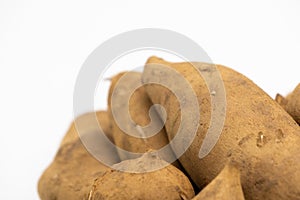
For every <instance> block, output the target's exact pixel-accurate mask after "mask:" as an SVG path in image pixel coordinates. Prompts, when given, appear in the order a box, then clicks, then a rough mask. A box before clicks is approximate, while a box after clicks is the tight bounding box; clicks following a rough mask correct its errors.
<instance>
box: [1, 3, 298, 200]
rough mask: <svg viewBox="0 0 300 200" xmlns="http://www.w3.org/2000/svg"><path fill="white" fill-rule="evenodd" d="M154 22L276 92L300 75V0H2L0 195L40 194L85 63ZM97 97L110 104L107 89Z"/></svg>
mask: <svg viewBox="0 0 300 200" xmlns="http://www.w3.org/2000/svg"><path fill="white" fill-rule="evenodd" d="M183 2H185V3H183ZM147 27H152V28H165V29H170V30H174V31H177V32H179V33H182V34H184V35H186V36H188V37H189V38H191V39H193V40H194V41H195V42H197V43H198V44H199V45H201V46H202V47H203V48H204V49H205V51H206V52H207V53H208V55H209V56H210V57H211V58H212V60H213V61H214V62H215V63H220V64H224V65H227V66H230V67H232V68H234V69H236V70H237V71H239V72H241V73H243V74H245V75H247V76H248V77H249V78H251V79H252V80H253V81H254V82H256V83H257V84H258V85H259V86H261V87H262V88H263V89H264V90H265V91H266V92H267V93H268V94H270V95H271V96H272V97H274V96H275V94H276V93H277V92H279V93H282V94H287V93H288V92H289V91H290V90H292V89H293V88H294V87H295V86H296V84H297V83H298V82H300V79H299V72H298V71H299V67H300V59H299V53H300V38H299V35H300V1H296V0H295V1H291V0H290V1H286V0H282V1H247V2H246V1H211V0H210V1H199V0H197V1H196V0H195V1H174V0H172V1H156V0H152V1H141V0H136V1H115V0H110V1H106V2H104V1H80V2H79V1H74V0H73V1H38V0H31V1H19V0H0V94H1V96H0V97H1V98H0V102H1V104H0V120H1V122H0V123H1V126H0V128H1V130H0V199H29V200H31V199H38V195H37V189H36V186H37V181H38V178H39V176H40V175H41V173H42V172H43V170H44V169H45V168H46V166H47V165H48V164H49V163H50V162H51V160H52V158H53V156H54V155H55V153H56V150H57V148H58V144H59V142H60V140H61V138H62V136H63V135H64V134H65V132H66V130H67V128H68V126H69V123H70V122H71V120H72V119H73V110H72V106H73V99H72V98H73V96H72V95H73V89H74V84H75V80H76V76H77V74H78V72H79V70H80V67H81V65H82V63H83V62H84V60H85V59H86V58H87V56H88V55H89V54H90V53H91V51H92V50H93V49H95V48H96V47H97V46H98V45H100V44H101V43H102V42H104V41H105V40H107V39H109V38H110V37H112V36H114V35H116V34H119V33H122V32H124V31H129V30H132V29H137V28H147ZM147 56H148V55H147ZM139 59H140V60H142V62H141V63H136V60H133V61H132V65H136V64H139V65H142V64H143V62H144V61H145V59H146V57H145V58H144V57H139ZM129 63H130V62H129ZM120 66H122V65H117V66H116V68H115V71H122V69H123V68H122V67H120ZM124 67H125V66H124ZM96 97H97V98H96V99H95V101H96V107H97V108H105V101H106V94H100V95H99V94H98V95H96Z"/></svg>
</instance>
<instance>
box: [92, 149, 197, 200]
mask: <svg viewBox="0 0 300 200" xmlns="http://www.w3.org/2000/svg"><path fill="white" fill-rule="evenodd" d="M153 165H155V166H154V167H157V168H160V166H161V165H162V166H164V165H165V161H163V160H161V159H159V158H158V157H156V156H155V155H150V154H145V155H144V156H142V157H139V158H136V159H132V160H125V161H122V162H121V163H118V164H116V165H114V168H115V169H118V170H108V171H106V173H105V174H103V175H101V176H99V177H98V178H97V179H96V180H95V182H94V185H93V188H92V190H91V192H90V196H89V200H100V199H107V200H109V199H113V200H123V199H144V200H147V199H149V200H152V199H178V200H181V199H185V200H186V199H191V198H193V197H194V195H195V194H194V191H193V187H192V185H191V183H190V182H189V179H188V178H187V177H186V176H185V175H184V174H183V173H182V172H181V171H180V170H178V169H177V168H176V167H174V166H172V165H168V166H167V167H165V168H162V169H160V170H156V171H152V172H148V170H149V169H152V168H153ZM124 170H128V171H130V172H124Z"/></svg>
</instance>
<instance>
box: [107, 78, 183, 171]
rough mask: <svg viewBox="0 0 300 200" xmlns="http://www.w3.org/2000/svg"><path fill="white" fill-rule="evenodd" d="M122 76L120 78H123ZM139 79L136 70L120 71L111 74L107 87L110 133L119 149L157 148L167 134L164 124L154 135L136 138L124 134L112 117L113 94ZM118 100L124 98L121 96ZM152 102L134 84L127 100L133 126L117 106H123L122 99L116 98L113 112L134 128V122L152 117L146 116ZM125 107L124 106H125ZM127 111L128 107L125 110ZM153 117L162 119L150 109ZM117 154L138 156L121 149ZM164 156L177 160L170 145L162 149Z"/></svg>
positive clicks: (139, 123)
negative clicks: (125, 152) (114, 74)
mask: <svg viewBox="0 0 300 200" xmlns="http://www.w3.org/2000/svg"><path fill="white" fill-rule="evenodd" d="M124 75H126V76H127V77H129V78H127V77H125V79H121V78H124ZM133 79H135V80H139V81H140V82H141V73H138V72H123V73H120V74H118V75H116V76H114V77H112V78H111V87H110V89H109V95H108V112H109V113H110V117H111V121H112V133H113V140H114V142H115V144H116V146H118V147H120V148H121V149H124V150H126V151H129V152H133V153H145V152H147V151H148V150H150V149H154V150H158V149H160V148H162V147H164V146H165V145H167V144H168V138H167V134H166V132H165V129H164V127H162V129H161V130H160V131H159V132H158V133H157V134H155V135H154V136H151V137H148V138H136V137H134V136H131V135H128V134H126V133H125V132H124V131H123V130H122V129H121V128H120V126H119V125H120V124H117V122H116V120H115V118H114V117H113V115H112V95H113V93H114V95H122V94H121V93H123V94H124V93H127V94H128V93H129V94H130V92H132V91H131V89H130V88H131V87H132V85H131V84H134V83H132V82H131V81H132V80H133ZM116 87H118V90H116ZM115 98H117V97H115ZM121 100H123V99H122V98H121ZM152 105H153V104H152V103H151V101H150V99H149V98H148V96H147V94H146V92H145V88H144V86H141V87H139V88H137V89H136V90H135V91H134V93H133V94H132V96H131V98H130V100H129V114H130V117H131V118H132V120H133V121H134V123H136V127H129V125H128V124H129V123H130V122H128V121H127V118H126V115H127V113H121V112H120V107H124V102H123V101H117V102H116V103H115V104H114V106H115V108H114V109H115V110H116V114H118V115H121V120H122V121H120V123H122V124H123V125H125V126H127V128H128V129H129V130H128V132H133V131H136V130H137V126H141V127H143V126H147V125H148V124H149V123H150V122H151V119H150V117H149V109H150V107H151V106H152ZM126 111H127V110H126ZM127 112H128V111H127ZM152 114H153V118H152V120H159V122H157V123H161V119H160V117H159V116H158V114H157V112H156V111H154V112H152ZM118 153H119V156H120V158H121V160H126V159H132V158H137V157H138V156H135V155H132V156H130V155H127V154H124V153H123V152H122V151H118ZM163 156H165V158H167V159H166V160H168V159H173V160H176V158H175V157H174V153H173V151H172V150H171V149H170V148H169V149H167V151H166V152H165V153H164V155H163ZM173 164H174V165H175V166H176V167H179V168H180V164H179V163H178V162H177V161H175V162H174V163H173Z"/></svg>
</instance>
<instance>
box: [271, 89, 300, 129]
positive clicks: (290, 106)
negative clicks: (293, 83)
mask: <svg viewBox="0 0 300 200" xmlns="http://www.w3.org/2000/svg"><path fill="white" fill-rule="evenodd" d="M276 101H277V103H279V104H280V105H281V106H282V107H283V108H284V109H285V110H286V111H287V112H288V113H289V114H290V115H291V116H292V117H293V118H294V119H295V121H296V122H297V123H298V124H300V84H298V86H297V87H296V88H295V89H294V91H293V92H292V93H291V94H289V95H288V96H287V97H286V98H284V97H283V96H281V95H280V94H277V96H276Z"/></svg>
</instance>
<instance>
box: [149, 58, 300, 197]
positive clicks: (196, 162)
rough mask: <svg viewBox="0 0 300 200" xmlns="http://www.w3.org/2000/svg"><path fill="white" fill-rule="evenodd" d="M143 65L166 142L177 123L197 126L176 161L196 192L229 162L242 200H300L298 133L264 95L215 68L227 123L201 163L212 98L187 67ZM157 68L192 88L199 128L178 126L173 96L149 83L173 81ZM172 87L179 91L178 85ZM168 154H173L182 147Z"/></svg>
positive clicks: (208, 67)
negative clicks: (160, 109) (163, 115)
mask: <svg viewBox="0 0 300 200" xmlns="http://www.w3.org/2000/svg"><path fill="white" fill-rule="evenodd" d="M147 64H151V65H146V66H145V70H144V72H143V82H144V83H146V84H147V85H146V86H145V88H146V92H147V94H148V96H149V97H150V99H151V100H152V102H153V103H154V104H161V105H162V106H163V107H164V108H165V109H166V113H167V115H168V117H167V121H166V123H165V128H166V132H167V134H168V136H169V139H171V138H174V136H175V135H176V133H177V130H178V127H179V124H180V123H182V125H183V127H184V129H186V130H189V127H191V123H198V124H199V127H198V129H197V132H196V136H195V138H194V140H193V142H192V144H191V145H190V146H189V148H188V149H187V150H186V151H185V153H184V154H183V155H182V156H181V157H180V158H179V160H180V162H181V164H182V165H183V167H184V168H185V170H186V171H187V172H188V173H189V175H190V176H191V178H192V179H193V180H194V181H195V182H196V184H197V185H198V186H199V187H200V188H203V187H205V186H206V185H207V184H209V182H211V181H212V180H213V179H214V178H215V177H216V176H217V175H218V174H219V173H220V171H221V170H222V169H223V167H224V165H225V163H226V162H227V161H228V160H233V161H235V162H236V163H237V164H238V165H239V168H240V171H241V183H242V186H243V189H244V195H245V198H246V199H300V184H299V183H300V148H299V145H300V127H299V126H298V125H297V123H296V122H295V121H294V120H293V119H292V118H291V117H290V116H289V115H288V113H287V112H285V111H284V110H283V109H282V108H281V107H280V106H279V105H278V104H277V103H276V102H275V101H274V100H273V99H271V98H270V97H269V96H268V95H267V94H266V93H265V92H264V91H262V90H261V89H260V88H259V87H258V86H257V85H255V84H254V83H253V82H252V81H250V80H249V79H248V78H246V77H245V76H243V75H241V74H239V73H237V72H236V71H234V70H232V69H230V68H227V67H224V66H221V65H217V69H218V71H219V72H220V74H221V76H222V80H223V83H224V87H225V91H226V118H225V122H224V126H223V129H222V132H221V135H220V137H219V139H218V141H217V143H216V145H215V146H214V148H213V149H212V150H211V151H210V153H209V154H208V155H207V156H205V157H204V158H201V159H200V158H199V150H200V147H201V145H202V143H203V141H204V138H205V136H206V133H207V130H208V129H209V126H210V123H211V120H210V119H211V115H212V112H211V109H212V103H211V98H212V97H213V96H214V95H216V93H210V92H209V90H208V88H207V87H206V82H205V81H204V79H203V77H202V76H201V75H200V74H199V73H198V71H197V70H196V69H195V68H194V67H193V65H191V63H170V62H166V61H164V60H162V59H159V58H156V57H152V58H150V59H149V60H148V62H147ZM161 65H164V66H167V67H168V68H171V69H174V70H176V71H177V72H178V73H179V74H180V75H182V76H183V77H184V78H185V80H187V81H188V82H189V83H190V85H191V87H192V88H193V90H194V92H195V93H196V96H197V101H198V104H199V106H200V109H199V111H200V116H201V117H200V120H199V121H198V122H195V121H190V120H186V119H183V120H181V117H180V115H181V114H180V112H181V109H180V107H178V105H179V104H178V102H177V100H176V97H175V96H174V95H173V93H172V91H170V90H168V89H166V88H164V87H162V86H161V85H158V84H153V83H151V82H155V81H157V80H167V79H169V80H170V79H172V78H174V77H172V76H170V74H168V73H166V71H164V67H161ZM194 65H196V66H197V68H199V70H200V71H201V73H202V74H203V73H204V74H205V75H206V76H209V75H210V74H211V73H213V70H212V66H213V65H212V64H207V63H194ZM175 81H176V80H175ZM148 83H150V84H148ZM176 86H177V88H179V89H180V82H179V81H178V83H177V85H176ZM181 89H182V90H184V89H185V88H181ZM188 98H189V97H187V100H188ZM183 106H193V107H194V106H195V105H190V104H187V103H185V104H183ZM215 120H217V119H215ZM187 133H188V132H187ZM172 148H173V150H174V152H175V154H177V152H178V149H179V148H180V145H176V146H175V145H173V146H172Z"/></svg>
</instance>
